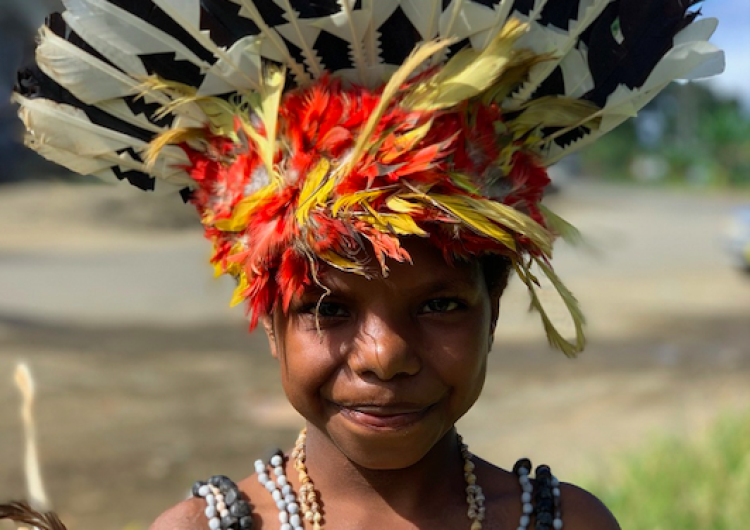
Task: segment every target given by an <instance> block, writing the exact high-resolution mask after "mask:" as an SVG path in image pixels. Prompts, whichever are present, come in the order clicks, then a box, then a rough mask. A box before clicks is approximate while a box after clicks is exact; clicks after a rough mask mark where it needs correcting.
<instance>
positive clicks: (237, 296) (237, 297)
mask: <svg viewBox="0 0 750 530" xmlns="http://www.w3.org/2000/svg"><path fill="white" fill-rule="evenodd" d="M249 286H250V283H249V282H248V281H247V274H245V271H242V272H240V274H239V283H238V284H237V287H235V289H234V293H233V294H232V300H231V301H230V302H229V306H230V307H234V306H236V305H239V304H241V303H242V302H244V301H245V296H244V294H243V293H244V292H245V291H246V290H247V288H248V287H249Z"/></svg>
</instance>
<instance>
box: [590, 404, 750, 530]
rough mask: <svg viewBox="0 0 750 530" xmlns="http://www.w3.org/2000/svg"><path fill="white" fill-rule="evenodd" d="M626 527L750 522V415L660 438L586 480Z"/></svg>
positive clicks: (663, 529) (693, 527)
mask: <svg viewBox="0 0 750 530" xmlns="http://www.w3.org/2000/svg"><path fill="white" fill-rule="evenodd" d="M586 486H587V487H588V489H590V490H591V491H594V492H596V494H597V495H598V496H599V497H600V498H601V499H602V500H603V501H604V503H605V504H606V505H607V506H608V507H609V508H610V510H612V512H613V513H614V514H615V517H617V519H618V521H619V522H620V525H621V526H622V528H623V529H625V530H675V529H678V528H679V529H680V530H698V529H700V530H729V529H732V530H735V529H737V528H745V527H747V525H749V524H750V523H749V521H750V413H746V414H741V415H734V416H731V417H725V418H723V419H721V420H720V421H718V422H717V423H716V424H715V425H714V426H713V427H712V428H711V429H710V431H709V432H708V433H706V435H705V436H703V437H701V438H700V439H697V440H691V441H683V440H680V439H677V438H671V439H661V440H659V441H656V442H653V443H651V444H650V445H647V446H646V447H644V448H643V449H642V450H640V451H638V452H636V453H633V454H630V455H628V456H626V457H624V458H622V459H621V461H619V462H618V463H617V464H615V466H614V469H612V470H610V471H609V474H608V476H607V477H600V478H598V479H595V480H590V481H588V482H586Z"/></svg>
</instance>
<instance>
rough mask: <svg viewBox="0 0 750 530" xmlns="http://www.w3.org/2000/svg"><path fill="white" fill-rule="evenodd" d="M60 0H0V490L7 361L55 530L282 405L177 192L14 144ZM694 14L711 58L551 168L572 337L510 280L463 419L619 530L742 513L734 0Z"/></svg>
mask: <svg viewBox="0 0 750 530" xmlns="http://www.w3.org/2000/svg"><path fill="white" fill-rule="evenodd" d="M57 7H58V2H53V1H42V0H2V1H1V2H0V160H2V165H1V166H0V380H2V381H4V383H0V462H2V464H0V499H4V500H5V499H9V498H18V497H20V496H23V495H24V491H25V489H24V488H25V485H24V478H23V469H22V455H23V438H22V431H21V422H20V416H19V413H18V410H19V405H20V399H19V397H18V395H17V392H16V391H15V389H14V387H13V385H12V384H11V380H12V373H13V370H14V367H15V364H16V362H17V361H19V360H25V361H27V362H29V363H30V365H31V368H32V370H33V372H34V374H35V375H36V383H37V388H38V400H37V419H38V431H39V432H38V436H39V443H40V448H41V455H42V462H43V474H44V478H45V480H46V484H47V487H48V490H49V494H50V497H51V498H52V500H53V502H54V505H55V507H56V509H57V510H58V511H59V512H60V513H61V514H62V516H63V518H64V520H66V522H67V524H68V526H69V528H71V530H75V529H81V530H85V529H88V528H91V529H93V528H97V529H98V530H110V529H111V530H115V529H118V530H121V529H123V528H130V529H133V530H135V529H140V528H146V527H147V525H148V523H149V522H150V521H152V520H153V519H154V518H155V517H156V515H157V514H158V513H160V512H161V511H162V510H163V509H165V508H166V507H167V506H169V505H171V504H173V503H175V502H177V501H179V500H180V499H182V498H183V497H184V496H185V494H186V493H187V491H188V488H189V487H190V485H191V484H192V482H193V481H194V480H196V479H199V478H205V477H207V476H209V475H211V474H216V473H223V474H227V475H229V476H232V477H235V478H236V479H239V478H242V477H244V476H246V475H248V474H250V473H251V471H252V469H251V468H252V462H253V461H254V459H256V458H258V457H260V456H263V455H264V454H265V453H266V452H267V451H268V450H269V449H270V448H272V447H277V446H281V447H284V448H288V447H290V446H291V444H292V442H293V440H294V439H295V434H296V432H297V430H298V429H299V428H300V427H301V425H302V421H301V419H300V418H298V417H297V415H296V413H295V412H294V411H292V410H290V408H289V407H288V405H287V404H286V401H285V399H284V397H283V395H282V393H281V391H280V388H279V385H278V384H277V369H276V366H275V363H274V361H273V360H272V359H271V358H270V356H269V355H268V353H267V347H266V345H265V339H264V337H262V335H261V333H254V334H248V333H247V329H246V328H247V325H246V323H245V321H244V318H243V315H242V312H241V311H230V310H229V309H228V307H227V306H228V300H229V297H230V292H231V285H228V284H227V283H225V282H222V281H220V280H213V279H212V278H211V276H212V271H211V267H210V266H209V265H208V256H209V254H210V248H209V244H208V242H206V241H204V240H203V239H202V237H201V230H200V227H199V226H198V222H197V219H196V218H195V216H194V214H193V213H192V212H191V211H190V208H189V207H187V206H184V205H183V204H182V202H181V200H180V198H179V197H176V196H160V195H152V194H143V193H141V192H139V191H137V190H135V189H132V188H130V187H126V186H122V187H110V186H105V185H100V184H97V183H91V182H90V181H89V180H88V179H83V178H80V177H73V176H71V175H69V174H67V173H65V172H64V171H63V170H61V169H58V168H56V167H54V166H52V165H49V164H47V163H46V162H44V161H43V160H41V159H39V158H38V157H37V156H36V155H35V154H34V153H32V152H31V151H28V150H25V149H24V148H23V147H22V131H21V126H20V122H18V120H17V119H16V117H15V108H14V107H13V106H12V105H10V104H9V102H8V101H9V97H10V90H11V87H12V84H13V82H14V76H15V71H16V69H17V68H18V67H19V66H20V65H21V64H23V63H24V61H28V60H30V58H31V56H32V54H33V38H34V33H35V28H36V27H38V26H39V25H40V24H41V23H42V21H43V19H44V15H45V13H47V12H48V11H50V10H52V9H55V8H57ZM701 9H702V11H703V13H704V15H706V16H717V17H719V19H720V20H721V24H720V26H719V29H718V31H717V33H716V35H715V38H714V39H713V41H714V43H716V44H717V45H719V46H720V47H722V48H724V49H725V50H726V55H727V69H726V73H725V74H724V75H723V76H721V77H719V78H718V79H715V80H710V81H708V82H700V83H691V84H676V83H675V84H673V85H672V86H671V87H670V88H669V89H668V90H666V91H665V93H664V94H663V95H661V96H660V97H659V98H657V99H656V100H655V101H654V102H653V103H652V104H651V105H650V106H649V107H648V108H647V109H646V110H645V111H644V112H643V113H642V115H641V116H640V117H639V118H638V119H637V120H635V121H633V122H631V123H629V124H626V125H624V126H622V127H621V128H620V129H618V130H617V131H615V132H614V133H612V134H610V135H609V136H608V137H607V138H606V139H604V140H602V141H601V142H599V143H597V144H596V145H595V146H594V147H593V148H590V149H588V150H586V151H584V152H582V153H581V154H580V155H579V156H576V157H575V158H574V159H572V160H567V161H566V162H565V164H564V165H558V166H556V167H555V168H553V170H552V176H553V179H554V190H553V191H554V192H553V193H551V194H550V195H549V197H548V199H547V204H548V206H550V207H551V208H552V209H553V210H555V211H556V212H557V213H559V214H561V215H562V216H563V217H565V218H566V219H567V220H569V221H570V222H572V223H573V224H575V225H576V226H577V227H578V228H579V229H580V230H581V231H582V233H583V236H584V238H585V242H584V243H583V244H582V245H581V246H579V247H578V248H571V247H569V246H566V245H564V244H563V245H560V246H559V248H558V249H557V256H556V258H555V260H556V269H557V270H558V272H559V274H560V276H561V277H562V278H563V279H564V280H565V281H566V283H567V284H568V286H569V287H570V288H571V289H572V290H573V292H574V293H575V294H576V295H577V296H578V298H579V299H580V301H581V303H582V305H583V308H584V310H585V312H586V314H587V316H588V320H589V327H588V329H589V336H590V346H589V348H588V349H587V351H586V352H585V353H584V354H583V355H581V356H580V358H579V359H577V360H575V361H571V360H568V359H565V358H562V355H560V354H559V353H557V352H553V351H551V350H549V348H548V347H547V345H546V339H545V338H544V335H543V331H542V327H541V325H540V324H539V322H538V318H537V317H536V316H534V315H529V314H528V312H527V307H528V302H527V298H526V295H525V293H524V291H523V289H522V288H521V287H520V286H519V285H518V284H514V285H512V286H511V288H510V289H509V291H508V293H507V294H506V296H505V298H504V300H503V308H502V314H501V322H500V326H499V329H498V332H497V338H496V342H495V347H494V351H493V353H492V356H491V363H490V373H489V375H488V381H487V385H486V387H485V390H484V393H483V395H482V397H481V399H480V401H479V402H478V403H477V405H476V406H475V408H474V409H473V410H472V411H471V412H470V413H469V415H468V416H467V417H466V418H465V419H464V420H462V424H461V426H460V430H461V432H462V434H463V435H464V437H465V438H466V439H467V441H468V443H469V444H470V446H471V448H472V450H473V451H475V452H476V453H478V454H480V455H482V456H484V457H486V458H488V459H489V460H491V461H493V462H495V463H497V464H498V465H501V466H503V467H508V466H512V464H513V462H514V461H515V459H517V458H519V457H521V456H530V457H531V458H532V459H533V460H534V461H535V462H536V463H542V462H546V463H549V464H551V465H552V468H553V469H554V470H555V472H556V474H557V475H558V476H559V477H560V478H561V479H563V480H566V481H573V482H582V483H583V484H584V485H587V486H589V487H590V488H591V489H592V490H593V491H594V492H595V493H597V494H598V495H600V496H602V497H603V498H604V499H605V501H606V502H607V503H608V505H610V506H611V508H612V509H613V511H614V512H615V514H616V515H617V516H618V518H620V520H621V523H622V526H623V528H627V529H631V528H632V529H639V528H643V529H656V528H663V529H672V528H682V529H690V528H696V529H697V528H700V529H724V528H730V525H731V528H737V524H740V526H742V523H741V522H739V521H742V520H745V521H747V520H748V517H750V502H748V499H749V498H750V377H749V376H750V274H748V270H750V213H748V208H750V3H749V2H747V1H746V0H710V1H707V2H705V3H704V4H702V8H701ZM549 303H550V304H552V311H553V313H554V314H555V316H557V317H559V318H560V319H564V314H563V312H562V311H561V310H560V311H557V310H556V308H555V306H554V303H555V301H554V300H553V299H552V297H550V300H549ZM563 324H564V322H563Z"/></svg>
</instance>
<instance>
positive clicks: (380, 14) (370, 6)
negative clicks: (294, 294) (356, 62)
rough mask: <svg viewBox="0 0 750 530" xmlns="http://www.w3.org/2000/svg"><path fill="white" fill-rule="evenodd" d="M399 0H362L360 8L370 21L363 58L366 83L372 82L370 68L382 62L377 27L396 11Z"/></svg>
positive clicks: (366, 32)
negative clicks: (366, 70) (366, 75)
mask: <svg viewBox="0 0 750 530" xmlns="http://www.w3.org/2000/svg"><path fill="white" fill-rule="evenodd" d="M398 5H399V0H377V2H376V1H375V0H364V1H363V3H362V9H363V11H365V12H366V13H368V16H369V19H370V22H369V24H368V26H367V30H366V31H365V42H364V46H365V58H366V60H367V68H368V84H371V83H373V81H374V79H372V68H373V67H374V66H376V65H377V64H379V63H381V62H382V58H381V56H380V54H381V52H382V48H381V42H380V39H381V37H382V35H381V34H380V31H379V28H380V26H382V25H383V24H385V21H386V20H388V19H389V18H390V17H391V15H393V12H394V11H396V9H397V8H398Z"/></svg>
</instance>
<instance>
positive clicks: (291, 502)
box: [255, 429, 485, 530]
mask: <svg viewBox="0 0 750 530" xmlns="http://www.w3.org/2000/svg"><path fill="white" fill-rule="evenodd" d="M306 438H307V430H306V429H302V431H301V432H300V434H299V437H298V438H297V443H296V444H295V446H294V451H292V454H291V458H292V459H293V460H294V468H295V469H296V470H297V472H298V473H299V482H300V491H299V499H297V497H296V496H295V495H294V492H293V491H292V487H291V485H290V484H289V480H288V479H287V477H286V475H285V474H284V459H283V457H282V456H281V455H278V454H277V455H274V456H273V457H272V458H271V461H270V464H271V467H273V476H272V475H269V474H268V473H267V472H266V466H265V464H264V463H263V462H262V461H261V460H258V461H256V462H255V471H256V473H257V474H258V481H259V482H260V483H261V484H262V485H263V486H264V487H265V488H266V490H268V492H269V493H271V495H272V496H273V499H274V500H275V501H276V506H277V508H278V509H279V521H280V522H281V530H303V527H304V524H303V521H306V522H308V523H310V524H312V528H313V530H323V514H322V513H321V506H320V501H319V500H318V497H317V494H316V493H315V487H314V485H313V482H312V479H310V476H309V475H308V474H307V466H306V465H305V459H306V457H307V455H306V453H305V440H306ZM458 444H459V447H460V448H461V456H462V457H463V460H464V469H463V471H464V479H465V480H466V503H467V504H468V505H469V507H468V510H467V512H466V515H467V516H468V518H469V520H470V521H471V530H482V521H484V514H485V508H484V494H483V493H482V487H481V486H479V484H477V477H476V475H474V467H475V466H474V462H473V461H472V457H473V455H472V454H471V452H470V451H469V447H468V446H467V445H466V444H465V443H464V442H463V439H462V438H461V436H460V435H459V436H458ZM300 514H301V516H300Z"/></svg>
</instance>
